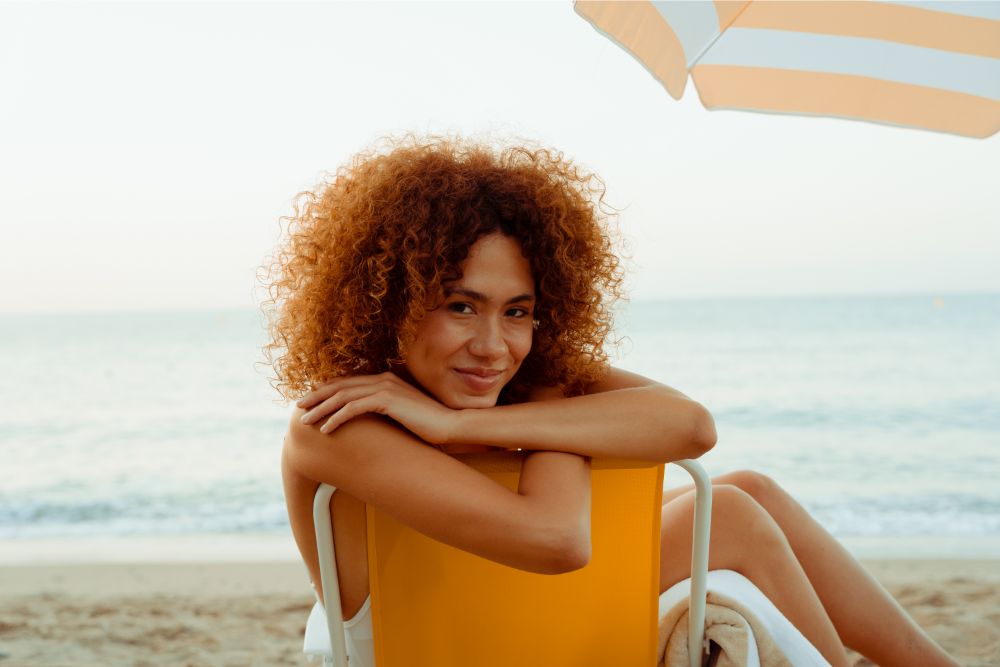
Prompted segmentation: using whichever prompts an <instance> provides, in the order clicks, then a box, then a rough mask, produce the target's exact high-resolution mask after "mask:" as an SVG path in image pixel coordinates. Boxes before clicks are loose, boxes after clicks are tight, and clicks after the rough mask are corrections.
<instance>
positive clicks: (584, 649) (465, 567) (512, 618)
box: [367, 452, 663, 667]
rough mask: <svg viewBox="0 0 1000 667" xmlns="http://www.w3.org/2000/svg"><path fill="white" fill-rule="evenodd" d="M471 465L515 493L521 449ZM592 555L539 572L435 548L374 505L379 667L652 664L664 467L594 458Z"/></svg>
mask: <svg viewBox="0 0 1000 667" xmlns="http://www.w3.org/2000/svg"><path fill="white" fill-rule="evenodd" d="M461 458H462V459H463V460H464V461H465V462H466V463H468V464H469V465H472V466H473V467H475V468H476V469H478V470H479V471H481V472H483V473H484V474H486V475H488V476H489V477H491V478H492V479H494V480H496V481H497V482H499V483H500V484H503V485H504V486H506V487H508V488H510V489H512V490H516V489H517V484H518V477H519V475H520V466H521V461H522V459H523V454H522V453H520V452H499V453H488V454H467V455H463V456H461ZM591 470H592V472H591V480H592V509H591V516H592V523H591V538H592V557H591V561H590V563H589V564H588V565H587V566H586V567H584V568H582V569H580V570H577V571H574V572H570V573H567V574H560V575H541V574H534V573H530V572H524V571H522V570H517V569H514V568H511V567H507V566H505V565H500V564H498V563H494V562H492V561H489V560H486V559H484V558H481V557H479V556H475V555H473V554H470V553H467V552H464V551H461V550H459V549H456V548H454V547H451V546H448V545H445V544H443V543H440V542H437V541H435V540H433V539H431V538H428V537H426V536H424V535H422V534H420V533H418V532H417V531H415V530H412V529H410V528H408V527H406V526H404V525H403V524H401V523H399V522H398V521H396V520H395V519H393V518H392V517H390V516H388V515H387V514H385V513H383V512H381V511H379V510H377V509H375V508H373V507H371V506H370V505H369V506H368V510H367V521H368V572H369V584H370V588H371V596H372V598H371V605H372V606H371V610H372V622H373V632H374V640H375V663H376V665H377V666H378V667H424V666H427V667H431V666H433V667H451V666H461V667H467V666H468V665H477V666H481V667H491V666H493V665H496V666H498V667H499V666H500V665H503V666H504V667H509V666H510V665H546V667H563V666H565V667H590V666H593V667H598V666H600V667H605V666H607V665H652V664H653V662H654V661H655V659H656V648H657V647H656V639H657V620H658V619H657V612H658V594H659V576H660V510H661V493H662V488H663V464H655V463H649V462H641V461H626V460H620V459H595V460H594V461H593V462H592V466H591Z"/></svg>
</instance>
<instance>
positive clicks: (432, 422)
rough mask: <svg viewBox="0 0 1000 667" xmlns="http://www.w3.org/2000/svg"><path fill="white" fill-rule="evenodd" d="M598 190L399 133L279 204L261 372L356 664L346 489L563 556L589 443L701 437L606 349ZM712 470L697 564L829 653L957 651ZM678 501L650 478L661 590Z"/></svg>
mask: <svg viewBox="0 0 1000 667" xmlns="http://www.w3.org/2000/svg"><path fill="white" fill-rule="evenodd" d="M603 194H604V187H603V184H602V183H601V181H600V180H599V179H597V178H596V177H595V176H593V175H590V174H587V173H584V172H582V171H581V170H579V169H578V168H577V167H575V166H574V165H573V164H572V163H570V162H569V161H567V160H565V159H564V158H563V157H562V155H561V154H558V153H554V152H551V151H547V150H544V149H529V148H525V147H513V148H507V149H505V150H502V151H494V150H491V149H490V148H487V147H482V146H476V145H469V144H466V143H464V142H462V141H459V140H450V139H431V140H427V141H423V142H421V141H418V140H414V139H410V140H406V141H402V142H398V143H395V144H390V145H389V147H388V149H387V150H383V151H378V150H375V151H372V152H369V153H366V154H363V155H360V156H358V157H356V158H355V159H354V161H353V162H352V163H351V164H350V165H349V166H347V167H344V168H342V169H340V170H339V171H338V172H337V174H336V177H335V178H334V179H333V180H332V181H331V182H329V183H326V184H323V185H322V186H321V187H320V188H318V189H317V191H316V192H314V193H306V194H305V195H304V199H303V200H302V201H301V204H300V206H299V208H298V210H297V214H296V216H294V217H293V218H292V219H291V221H290V226H289V238H288V241H287V244H286V245H285V246H284V247H283V248H282V249H281V250H280V252H279V254H278V256H277V258H276V260H275V264H274V266H272V282H271V285H270V287H271V295H272V297H273V299H274V303H276V304H278V305H279V307H278V309H277V312H276V318H275V319H274V321H273V322H272V326H271V333H272V336H273V341H272V343H271V345H270V346H269V348H268V351H269V353H270V354H271V355H272V360H273V362H274V366H275V369H276V373H277V376H278V380H279V384H278V388H279V390H280V391H281V392H282V393H283V394H284V395H285V396H286V397H293V396H302V398H301V400H300V401H299V403H298V407H297V409H296V410H295V412H294V414H293V417H292V420H291V424H290V426H289V432H288V436H287V438H286V440H285V447H284V450H283V457H282V470H283V475H284V483H285V492H286V499H287V503H288V511H289V517H290V520H291V525H292V530H293V533H294V536H295V540H296V542H297V544H298V547H299V549H300V551H301V553H302V557H303V560H304V561H305V563H306V565H307V567H308V569H309V573H310V575H311V578H312V580H313V581H314V582H319V581H320V579H319V568H318V563H317V560H316V555H315V554H316V545H315V539H314V532H313V525H312V514H311V507H312V498H313V495H314V493H315V491H316V487H317V485H318V484H319V483H322V482H325V483H329V484H332V485H334V486H336V487H337V489H338V492H337V493H336V494H335V496H334V500H333V508H332V510H333V523H334V539H335V547H336V551H337V561H338V563H337V566H338V575H339V577H340V587H341V591H340V594H341V605H342V612H343V616H344V618H346V619H351V620H350V621H348V622H347V623H345V626H346V627H347V629H348V637H349V650H352V651H353V653H354V656H353V657H352V660H353V661H354V662H359V663H360V664H363V665H368V664H371V661H372V657H371V653H370V651H371V647H370V644H367V645H366V644H365V643H364V637H365V636H366V634H367V637H369V638H370V623H371V621H370V618H369V617H368V615H367V614H368V604H367V601H368V573H367V560H366V553H365V524H364V505H365V503H371V504H373V505H375V506H377V507H379V508H381V509H383V510H384V511H386V512H388V513H390V514H392V515H394V516H395V517H396V518H398V519H399V520H401V521H402V522H403V523H406V524H408V525H410V526H412V527H413V528H415V529H417V530H419V531H421V532H423V533H425V534H427V535H429V536H431V537H433V538H435V539H437V540H440V541H442V542H445V543H448V544H451V545H453V546H456V547H458V548H461V549H464V550H466V551H470V552H472V553H475V554H478V555H480V556H483V557H484V558H489V559H491V560H494V561H497V562H500V563H504V564H507V565H510V566H512V567H517V568H521V569H524V570H529V571H533V572H541V573H558V572H565V571H570V570H573V569H576V568H579V567H582V566H583V565H585V564H586V562H587V561H588V559H589V550H590V544H589V516H588V508H589V459H590V457H595V456H597V457H601V456H614V457H623V458H634V459H641V460H651V461H673V460H677V459H682V458H693V457H697V456H699V455H701V454H702V453H704V452H705V451H707V450H708V449H710V448H711V447H712V446H713V445H714V444H715V440H716V434H715V427H714V423H713V420H712V417H711V415H710V414H709V412H708V411H707V410H706V409H705V408H704V407H702V406H701V405H699V404H698V403H697V402H695V401H693V400H691V399H690V398H688V397H687V396H685V395H684V394H682V393H680V392H679V391H676V390H674V389H671V388H670V387H667V386H665V385H663V384H660V383H658V382H654V381H653V380H650V379H647V378H644V377H641V376H638V375H634V374H631V373H627V372H625V371H622V370H618V369H614V368H610V367H609V366H608V364H607V356H606V354H605V352H604V349H603V345H604V343H605V339H606V337H607V335H608V333H609V331H610V327H611V318H610V311H609V302H610V301H611V300H612V299H614V298H615V297H617V296H619V291H620V284H621V273H620V269H619V265H618V260H617V258H616V256H615V254H614V252H613V244H612V242H611V240H610V236H609V232H608V229H607V228H608V222H609V221H608V216H607V214H606V212H605V209H604V207H603V206H602V203H601V201H602V197H603ZM275 353H277V354H275ZM489 448H506V449H515V448H520V449H524V450H529V451H530V453H529V454H528V455H527V456H526V458H525V460H524V463H523V468H522V473H521V474H522V478H521V482H520V488H519V490H518V492H517V493H515V492H512V491H509V490H507V489H504V488H501V487H500V486H498V485H496V484H495V483H493V482H492V481H490V480H488V479H486V478H485V477H483V476H482V475H480V474H479V473H478V472H476V471H474V470H472V469H471V468H469V467H467V466H465V465H464V464H462V463H461V462H459V461H458V460H456V459H454V458H452V457H451V456H449V454H453V453H456V452H462V451H475V450H479V449H489ZM715 482H716V485H715V487H714V507H713V516H712V527H713V533H712V539H711V549H710V563H709V566H710V568H712V569H732V570H736V571H738V572H740V573H742V574H743V575H744V576H746V577H747V578H749V579H750V580H751V581H753V582H754V583H755V584H756V585H757V586H758V587H759V588H760V589H761V590H762V591H763V592H764V593H765V594H766V595H767V596H768V597H769V598H770V599H771V600H772V601H773V602H774V604H775V605H776V606H777V607H778V608H779V609H780V610H781V611H782V613H784V615H785V616H786V617H787V618H788V619H789V620H790V621H791V622H792V623H793V624H795V626H796V627H798V628H799V630H800V631H801V632H802V633H803V634H804V635H805V637H806V638H807V639H809V640H810V641H811V642H812V643H813V645H814V646H815V647H816V648H817V649H818V650H819V651H820V652H821V653H822V654H823V656H824V657H825V658H826V659H827V660H828V661H829V662H830V663H831V664H832V665H835V666H839V665H846V664H847V657H846V654H845V651H844V646H845V645H847V646H850V647H852V648H854V649H856V650H858V651H859V652H861V653H863V654H865V655H866V656H868V657H870V658H871V659H872V660H874V661H876V662H877V663H878V664H881V665H893V664H897V665H917V664H919V665H939V664H940V665H954V664H955V663H954V662H953V661H952V660H951V659H950V658H948V656H946V655H945V654H944V653H943V651H941V649H940V648H939V647H937V646H936V645H935V644H934V643H933V642H932V641H931V640H930V639H929V638H928V637H927V636H926V635H925V634H924V633H923V632H922V631H921V630H920V628H919V627H917V626H916V624H914V623H913V621H912V620H910V619H909V617H908V616H906V614H905V613H904V612H903V611H902V609H901V608H900V607H899V606H898V605H897V604H896V603H895V601H894V600H893V599H892V598H891V597H890V596H889V595H888V594H887V593H886V592H885V591H884V590H883V589H882V588H881V587H880V586H879V585H878V584H877V583H876V582H875V581H874V580H873V579H872V578H871V577H870V576H869V575H868V574H867V573H866V572H865V571H864V570H863V569H862V568H861V566H860V565H859V564H858V563H857V562H856V561H855V560H854V559H853V558H852V557H851V556H850V555H849V554H848V553H847V552H846V551H845V550H844V549H843V548H842V547H841V546H840V545H839V544H837V542H836V541H835V540H834V539H833V538H832V537H831V536H830V535H829V534H828V533H827V532H826V531H825V530H823V528H822V527H820V526H819V524H817V523H816V522H815V521H814V520H813V519H812V518H811V517H810V516H809V515H808V514H807V513H806V512H805V511H804V510H803V509H802V508H801V507H800V506H799V505H798V504H797V503H796V502H795V501H794V500H793V499H792V498H791V497H790V496H788V495H787V494H786V493H785V492H784V491H783V490H781V488H780V487H778V486H777V485H776V484H774V483H773V482H771V481H770V480H768V479H767V478H765V477H763V476H761V475H758V474H755V473H750V472H737V473H732V474H729V475H723V476H721V477H719V478H717V479H716V480H715ZM692 508H693V498H692V493H691V491H690V490H685V489H680V490H674V491H670V492H667V493H665V494H664V497H663V509H662V519H663V521H662V535H663V536H664V540H669V541H670V544H671V548H669V549H663V550H662V554H663V560H662V563H661V569H660V591H661V592H662V591H664V590H666V589H667V588H669V587H670V586H671V585H672V584H674V583H676V582H677V581H680V580H681V579H683V578H685V577H686V576H687V575H688V571H689V562H688V560H687V558H686V557H685V554H686V553H688V552H689V549H685V543H688V546H689V540H690V539H691V535H690V532H691V512H692ZM317 592H318V594H320V595H322V591H317ZM352 664H354V663H353V662H352Z"/></svg>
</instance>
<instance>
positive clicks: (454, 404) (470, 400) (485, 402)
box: [441, 394, 500, 410]
mask: <svg viewBox="0 0 1000 667" xmlns="http://www.w3.org/2000/svg"><path fill="white" fill-rule="evenodd" d="M499 397H500V395H499V394H497V395H493V394H490V395H487V396H470V395H468V394H453V395H452V396H450V397H449V398H448V400H445V401H441V402H442V403H444V404H445V405H446V406H448V407H449V408H451V409H452V410H465V409H478V408H492V407H496V404H497V399H499Z"/></svg>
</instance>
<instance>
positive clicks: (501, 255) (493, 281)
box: [445, 234, 535, 297]
mask: <svg viewBox="0 0 1000 667" xmlns="http://www.w3.org/2000/svg"><path fill="white" fill-rule="evenodd" d="M461 270H462V277H461V278H460V279H458V280H456V281H452V282H448V283H445V288H446V289H447V288H452V289H454V288H457V287H460V288H463V289H469V290H474V291H476V292H480V293H482V294H484V295H486V296H489V297H509V296H511V295H513V294H533V293H534V291H535V281H534V278H533V276H532V274H531V264H530V263H529V262H528V260H527V259H526V258H525V257H524V255H522V254H521V245H520V244H519V243H518V242H517V241H516V240H515V239H513V238H511V237H509V236H504V235H502V234H490V235H489V236H484V237H482V238H481V239H479V240H478V241H476V242H475V243H474V244H473V245H472V247H471V248H470V249H469V256H468V257H467V258H466V259H465V261H464V262H462V266H461Z"/></svg>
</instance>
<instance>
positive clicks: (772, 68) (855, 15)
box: [575, 0, 1000, 137]
mask: <svg viewBox="0 0 1000 667" xmlns="http://www.w3.org/2000/svg"><path fill="white" fill-rule="evenodd" d="M575 7H576V11H577V13H578V14H580V15H581V16H582V17H583V18H585V19H587V20H588V21H590V23H591V24H592V25H593V26H594V27H595V28H596V29H597V30H598V31H599V32H601V33H603V34H605V35H606V36H608V37H609V38H610V39H612V40H613V41H614V42H616V43H617V44H618V45H619V46H621V47H622V48H624V49H625V50H626V51H628V52H629V53H631V54H632V55H633V56H635V57H636V58H637V59H638V60H639V61H640V62H641V63H642V64H643V65H644V66H645V67H646V69H648V70H649V71H650V73H652V75H653V76H654V77H656V78H657V79H658V80H659V81H660V83H662V84H663V86H664V87H665V88H666V89H667V91H669V92H670V94H671V95H672V96H673V97H674V98H675V99H680V98H681V95H683V93H684V87H685V84H686V83H687V78H688V72H690V73H691V76H692V78H693V79H694V83H695V86H696V87H697V89H698V95H699V97H701V101H702V104H704V105H705V107H707V108H709V109H742V110H749V111H765V112H774V113H792V114H803V115H816V116H836V117H840V118H851V119H857V120H867V121H872V122H876V123H887V124H890V125H902V126H907V127H919V128H924V129H929V130H938V131H941V132H951V133H954V134H961V135H966V136H970V137H988V136H990V135H992V134H994V133H996V132H997V130H998V129H1000V2H996V1H990V2H986V1H977V2H908V1H907V2H870V1H862V2H858V1H854V0H852V1H846V0H839V1H832V2H828V1H821V0H817V1H801V0H789V1H784V2H775V1H773V0H757V1H756V2H754V1H753V0H750V1H740V0H736V1H726V0H716V1H715V2H709V1H700V2H699V1H675V0H668V1H659V2H649V1H648V0H641V1H639V2H588V1H584V0H577V2H576V4H575Z"/></svg>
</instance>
